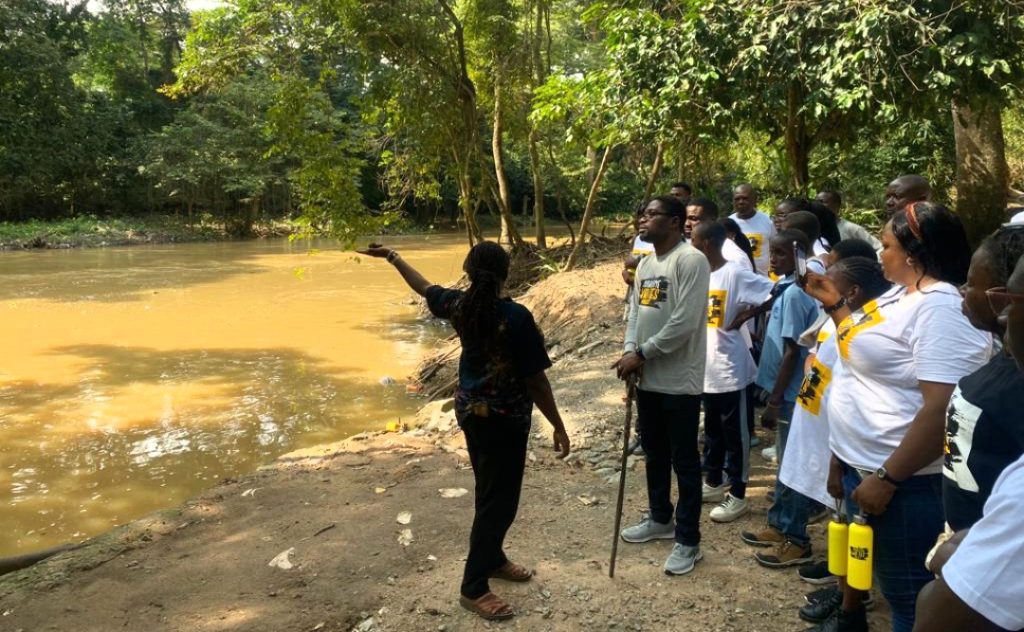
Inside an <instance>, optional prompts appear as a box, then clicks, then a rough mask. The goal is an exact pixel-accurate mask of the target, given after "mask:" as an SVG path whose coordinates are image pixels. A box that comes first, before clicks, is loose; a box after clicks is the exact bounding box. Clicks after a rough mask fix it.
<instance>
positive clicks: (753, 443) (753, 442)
mask: <svg viewBox="0 0 1024 632" xmlns="http://www.w3.org/2000/svg"><path fill="white" fill-rule="evenodd" d="M759 445H761V437H759V436H757V435H750V447H752V448H756V447H757V446H759Z"/></svg>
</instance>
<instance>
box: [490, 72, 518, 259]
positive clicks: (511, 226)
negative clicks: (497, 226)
mask: <svg viewBox="0 0 1024 632" xmlns="http://www.w3.org/2000/svg"><path fill="white" fill-rule="evenodd" d="M502 74H503V73H502V71H501V69H500V66H498V67H497V70H496V72H495V77H494V132H493V134H492V135H491V153H492V154H493V156H494V175H495V177H496V179H497V181H498V195H496V196H495V198H496V200H495V201H496V202H497V203H498V212H499V213H500V214H501V237H500V238H499V239H498V243H507V244H509V245H510V246H512V247H514V248H519V247H522V246H523V245H524V243H523V238H522V236H521V235H520V234H519V231H518V230H516V225H515V219H514V218H513V217H512V207H511V204H510V202H509V193H508V177H507V176H506V175H505V160H504V158H503V157H502V151H501V145H502V135H503V134H504V119H505V117H504V113H503V112H502V106H503V103H502V92H503V91H502V87H501V81H502Z"/></svg>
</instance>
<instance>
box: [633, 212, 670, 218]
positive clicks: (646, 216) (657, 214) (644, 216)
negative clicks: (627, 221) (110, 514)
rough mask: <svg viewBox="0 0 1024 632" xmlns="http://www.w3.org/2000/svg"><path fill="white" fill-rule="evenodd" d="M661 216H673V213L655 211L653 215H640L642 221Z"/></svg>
mask: <svg viewBox="0 0 1024 632" xmlns="http://www.w3.org/2000/svg"><path fill="white" fill-rule="evenodd" d="M659 215H671V213H664V212H662V211H654V212H653V213H652V212H651V211H644V212H643V213H640V219H653V218H655V217H657V216H659Z"/></svg>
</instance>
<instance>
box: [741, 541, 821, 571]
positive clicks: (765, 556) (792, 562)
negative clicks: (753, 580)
mask: <svg viewBox="0 0 1024 632" xmlns="http://www.w3.org/2000/svg"><path fill="white" fill-rule="evenodd" d="M754 559H755V560H757V563H758V564H760V565H761V566H765V567H767V568H786V567H787V566H797V565H799V564H806V563H807V562H810V561H811V559H813V558H812V557H811V545H810V544H808V545H807V546H800V545H799V544H795V543H793V542H790V541H789V540H786V541H785V542H783V543H782V544H780V545H779V546H777V547H776V548H775V550H774V551H772V552H771V553H755V554H754Z"/></svg>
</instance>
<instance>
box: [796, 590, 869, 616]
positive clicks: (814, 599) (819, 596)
mask: <svg viewBox="0 0 1024 632" xmlns="http://www.w3.org/2000/svg"><path fill="white" fill-rule="evenodd" d="M838 590H839V587H838V586H829V587H827V588H819V589H818V590H812V591H811V592H809V593H807V594H806V595H804V601H806V602H807V603H808V604H814V603H820V602H821V601H822V600H824V599H827V598H828V597H829V595H831V594H832V593H834V592H836V591H838ZM861 605H863V606H864V609H865V610H873V609H874V607H875V596H874V595H873V594H872V593H870V592H869V593H868V594H867V596H866V597H864V601H862V602H861Z"/></svg>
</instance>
